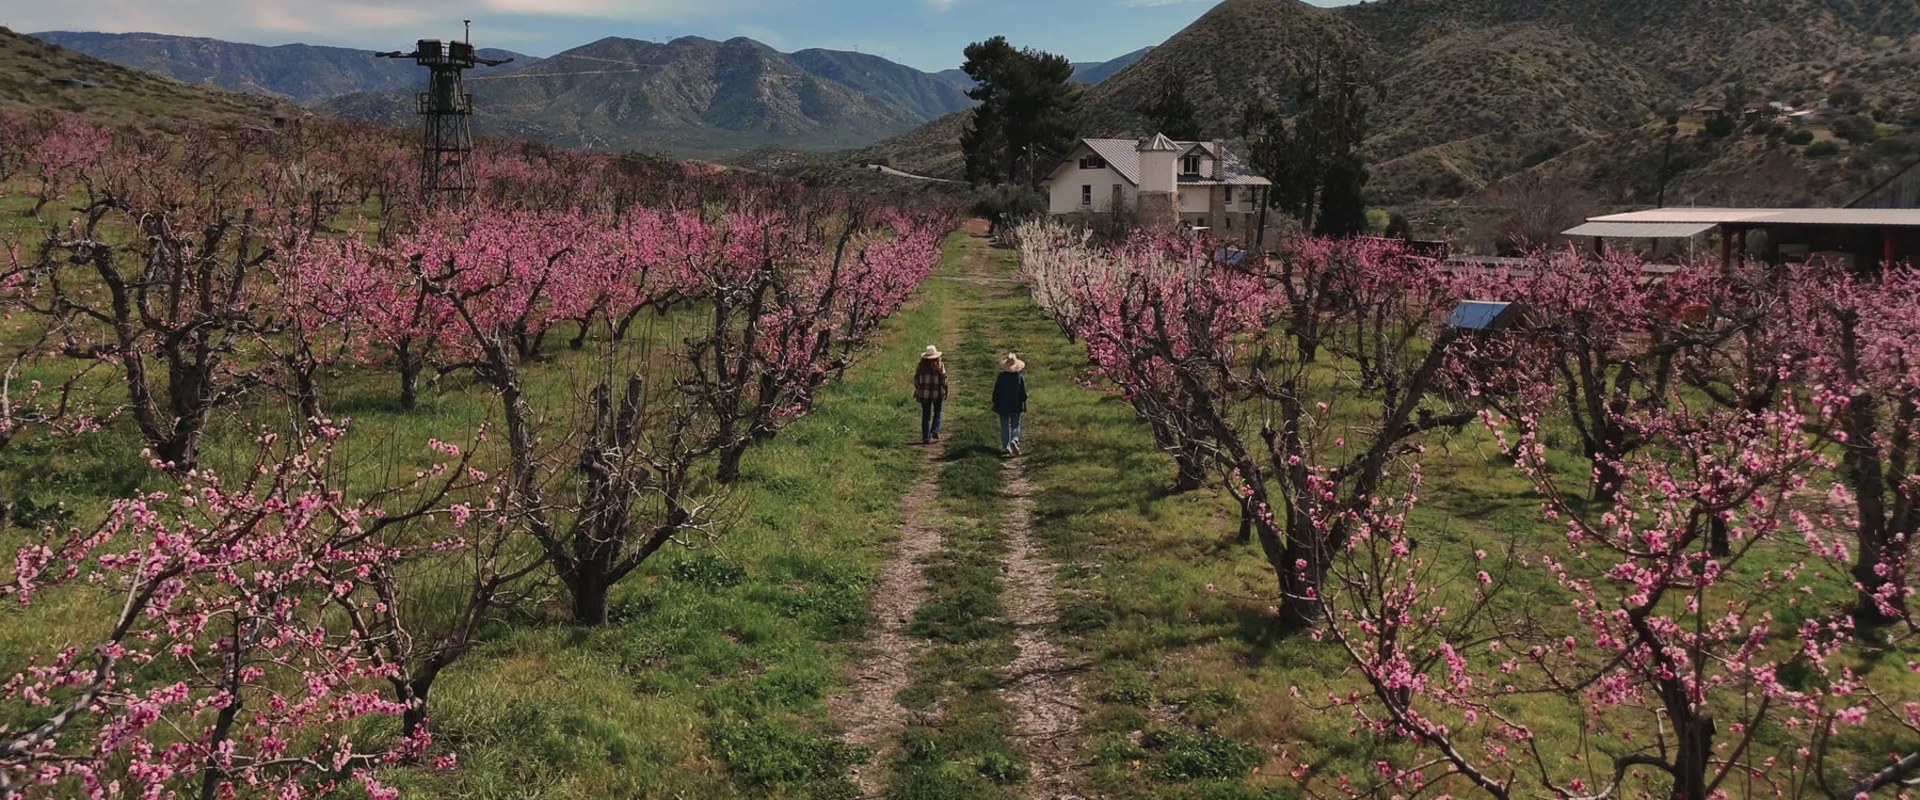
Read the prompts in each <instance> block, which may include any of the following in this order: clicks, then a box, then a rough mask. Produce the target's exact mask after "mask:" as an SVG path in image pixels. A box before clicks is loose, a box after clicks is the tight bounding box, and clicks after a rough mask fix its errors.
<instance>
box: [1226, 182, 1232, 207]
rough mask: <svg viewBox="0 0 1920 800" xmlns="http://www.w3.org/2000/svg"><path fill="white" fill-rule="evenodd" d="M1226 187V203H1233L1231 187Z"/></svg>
mask: <svg viewBox="0 0 1920 800" xmlns="http://www.w3.org/2000/svg"><path fill="white" fill-rule="evenodd" d="M1226 188H1227V205H1233V187H1231V186H1228V187H1226Z"/></svg>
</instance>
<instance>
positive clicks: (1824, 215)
mask: <svg viewBox="0 0 1920 800" xmlns="http://www.w3.org/2000/svg"><path fill="white" fill-rule="evenodd" d="M1587 221H1588V222H1628V223H1661V224H1680V223H1687V224H1693V225H1708V226H1713V225H1735V226H1758V225H1822V226H1826V225H1833V226H1848V225H1859V226H1866V227H1875V228H1909V227H1911V228H1920V208H1656V209H1652V210H1650V211H1632V212H1628V213H1625V214H1609V215H1607V216H1604V217H1593V218H1591V219H1588V220H1587ZM1574 230H1579V228H1575V229H1574ZM1569 234H1571V231H1569ZM1586 235H1592V234H1586Z"/></svg>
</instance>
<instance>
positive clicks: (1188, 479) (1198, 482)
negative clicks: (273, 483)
mask: <svg viewBox="0 0 1920 800" xmlns="http://www.w3.org/2000/svg"><path fill="white" fill-rule="evenodd" d="M1173 461H1174V464H1175V465H1177V466H1178V467H1179V474H1178V475H1176V476H1175V477H1174V481H1173V491H1174V492H1175V493H1176V494H1185V493H1187V492H1191V491H1194V490H1195V489H1199V488H1200V487H1202V486H1205V485H1206V483H1207V461H1206V456H1203V455H1200V454H1198V453H1194V452H1192V451H1190V450H1186V449H1179V450H1175V451H1174V454H1173Z"/></svg>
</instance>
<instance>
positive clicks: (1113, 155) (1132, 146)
mask: <svg viewBox="0 0 1920 800" xmlns="http://www.w3.org/2000/svg"><path fill="white" fill-rule="evenodd" d="M1157 138H1160V139H1166V136H1164V135H1162V136H1159V137H1157ZM1167 141H1168V142H1169V143H1171V144H1173V145H1174V150H1175V151H1183V152H1184V151H1189V150H1192V149H1194V148H1196V147H1197V148H1200V149H1203V150H1205V151H1206V152H1207V153H1209V154H1211V155H1212V156H1214V157H1215V158H1219V159H1221V160H1222V161H1223V162H1224V163H1225V166H1226V169H1225V171H1224V172H1225V174H1226V177H1225V178H1224V179H1215V178H1212V177H1205V178H1194V177H1192V176H1186V175H1182V176H1180V182H1181V183H1183V184H1188V185H1202V184H1222V183H1223V184H1227V185H1230V186H1271V185H1273V182H1272V181H1269V180H1267V179H1266V178H1262V177H1260V176H1259V175H1255V174H1254V173H1253V168H1252V167H1249V166H1247V164H1246V162H1244V161H1241V160H1240V159H1238V158H1236V157H1234V155H1233V154H1232V153H1228V152H1226V151H1225V150H1224V149H1222V150H1218V151H1216V150H1215V148H1214V146H1213V143H1212V142H1177V141H1173V140H1172V139H1167ZM1080 144H1081V146H1083V147H1085V148H1087V149H1088V150H1092V151H1093V154H1094V155H1097V156H1099V157H1100V158H1101V159H1102V160H1104V161H1106V162H1107V166H1109V167H1112V168H1113V171H1114V172H1118V173H1120V177H1122V178H1126V179H1127V182H1128V183H1131V184H1133V185H1135V186H1139V185H1140V148H1141V146H1142V145H1141V143H1140V141H1139V140H1137V139H1082V140H1080ZM1075 150H1076V155H1077V151H1078V148H1075ZM1162 152H1167V151H1162ZM1067 163H1071V159H1069V160H1068V161H1067V162H1062V164H1061V166H1066V164H1067Z"/></svg>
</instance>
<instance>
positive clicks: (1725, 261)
mask: <svg viewBox="0 0 1920 800" xmlns="http://www.w3.org/2000/svg"><path fill="white" fill-rule="evenodd" d="M1720 271H1721V272H1723V273H1726V272H1732V271H1733V231H1732V230H1729V229H1728V228H1727V226H1725V225H1722V226H1720Z"/></svg>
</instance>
